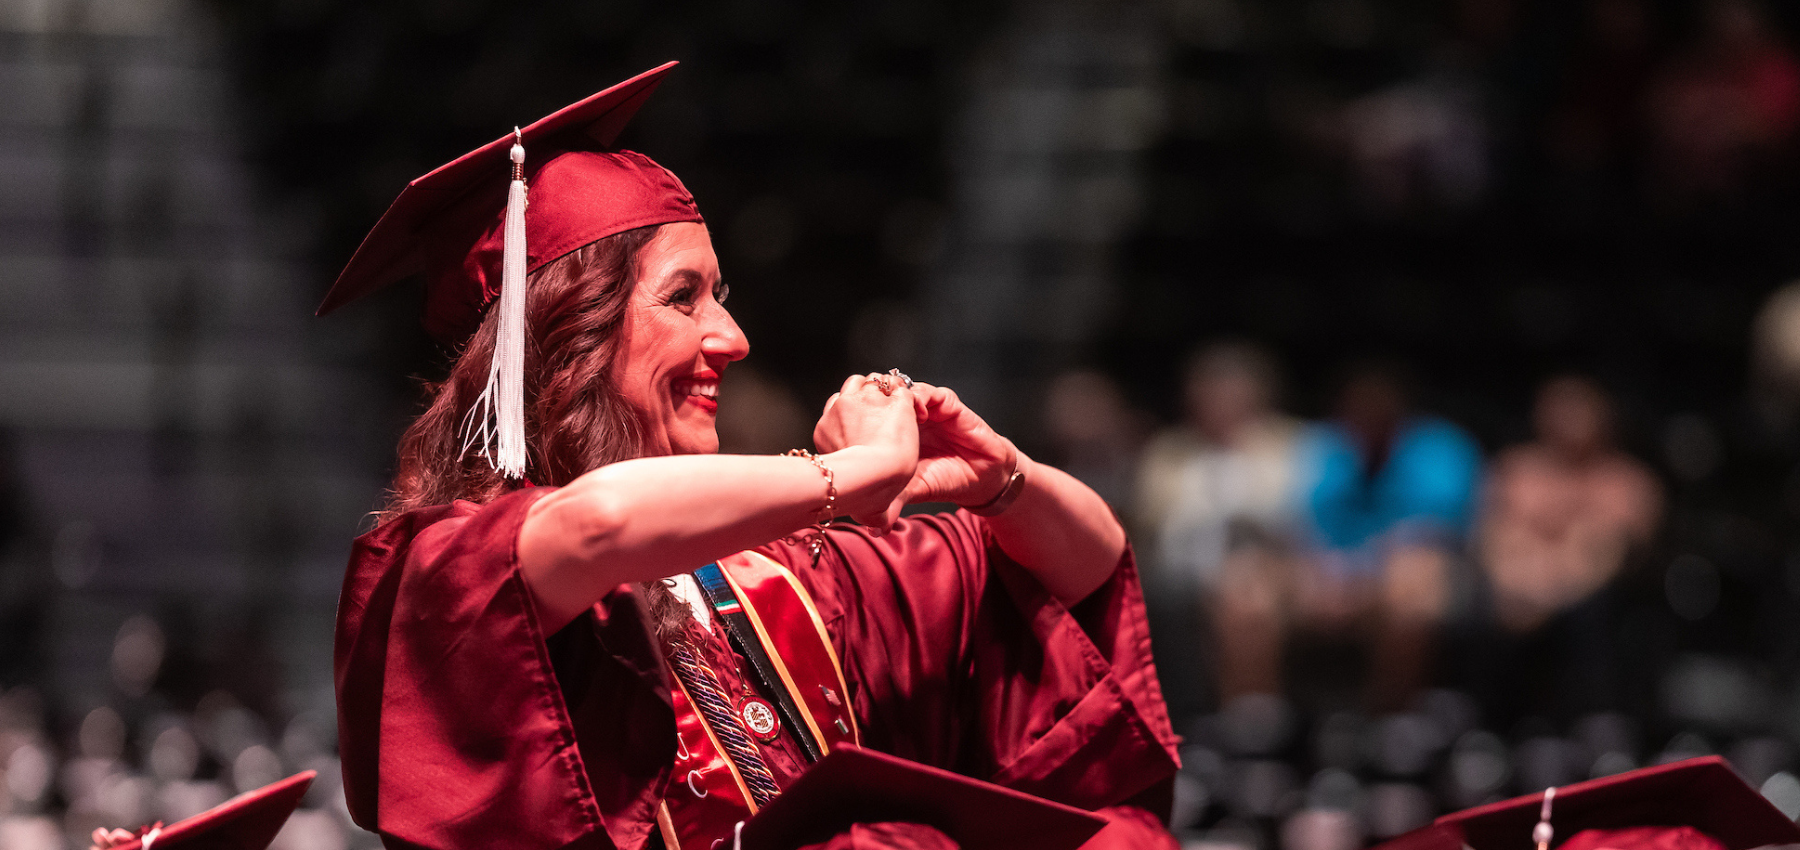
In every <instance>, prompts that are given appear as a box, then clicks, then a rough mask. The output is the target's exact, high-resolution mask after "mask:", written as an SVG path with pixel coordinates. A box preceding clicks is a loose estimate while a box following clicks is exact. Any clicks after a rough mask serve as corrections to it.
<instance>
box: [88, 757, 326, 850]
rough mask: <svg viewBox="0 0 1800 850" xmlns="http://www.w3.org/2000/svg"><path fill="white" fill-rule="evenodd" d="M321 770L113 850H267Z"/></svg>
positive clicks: (240, 797)
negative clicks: (265, 849) (264, 849)
mask: <svg viewBox="0 0 1800 850" xmlns="http://www.w3.org/2000/svg"><path fill="white" fill-rule="evenodd" d="M315 776H318V772H317V771H312V770H308V771H303V772H301V773H296V774H294V775H293V776H290V777H288V778H286V779H283V780H281V781H280V782H276V783H274V784H272V785H264V786H263V787H261V788H258V789H256V790H255V791H246V792H245V793H242V794H239V795H237V796H236V797H233V798H231V799H230V800H226V801H225V802H223V803H221V804H219V805H217V806H214V807H213V808H210V809H207V810H206V811H204V812H201V813H200V814H197V815H194V816H193V817H191V818H187V819H186V820H181V821H177V822H176V823H175V824H174V825H172V826H165V827H162V828H161V829H153V830H149V831H148V832H146V833H145V834H144V835H142V836H140V837H139V838H138V839H137V840H135V841H129V842H126V843H124V844H120V845H118V846H117V847H115V848H114V850H263V848H265V847H268V846H269V842H271V841H274V840H275V833H277V832H280V831H281V825H282V824H284V823H286V822H287V819H288V816H289V815H292V814H293V813H294V809H295V808H297V807H299V805H300V798H301V797H303V796H305V795H306V789H307V786H310V785H312V781H313V777H315Z"/></svg>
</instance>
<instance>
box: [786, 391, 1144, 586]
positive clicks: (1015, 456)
mask: <svg viewBox="0 0 1800 850" xmlns="http://www.w3.org/2000/svg"><path fill="white" fill-rule="evenodd" d="M899 394H900V391H899V390H895V397H898V396H899ZM912 398H913V401H914V414H915V415H916V416H917V421H918V423H919V424H918V428H919V436H918V446H919V449H918V451H919V458H918V464H917V465H916V466H915V467H914V469H913V473H912V478H911V480H909V481H907V482H906V487H905V488H904V489H902V490H901V491H900V493H899V495H898V496H897V497H895V499H894V503H893V504H891V505H889V506H888V509H887V510H886V511H883V512H882V513H881V514H880V515H878V516H872V517H865V516H862V515H859V514H855V513H852V514H851V516H853V517H854V518H855V519H856V521H857V522H860V523H862V524H863V525H865V526H868V527H869V528H870V529H871V530H872V531H874V532H875V533H878V534H879V533H884V532H885V531H886V530H887V529H888V528H889V527H891V526H892V525H893V522H894V520H895V519H897V518H898V517H899V511H900V508H901V507H902V506H904V505H906V504H909V503H912V502H940V501H941V502H954V503H956V504H959V505H964V506H970V505H983V504H986V503H988V502H991V501H993V499H994V497H996V496H998V495H1000V492H1001V491H1002V490H1004V489H1005V488H1006V486H1007V485H1008V482H1009V479H1010V478H1011V477H1012V474H1013V472H1014V471H1018V472H1022V473H1024V476H1025V477H1024V484H1023V487H1022V489H1021V490H1020V492H1019V494H1018V496H1017V498H1016V500H1015V501H1014V502H1013V503H1012V505H1011V506H1010V507H1008V508H1006V510H1005V511H1004V512H1002V513H1000V514H997V515H993V516H990V517H988V518H987V524H988V528H989V529H991V530H992V531H993V533H994V539H995V541H996V542H997V543H999V544H1000V548H1001V549H1002V550H1004V551H1005V552H1006V554H1007V555H1008V556H1010V557H1011V558H1012V559H1013V560H1015V561H1017V562H1019V564H1020V565H1021V566H1023V567H1025V568H1026V569H1027V570H1030V571H1031V572H1032V573H1033V574H1034V575H1036V576H1037V577H1038V580H1039V581H1041V582H1043V583H1044V587H1045V588H1046V589H1048V590H1049V591H1050V592H1051V593H1052V594H1053V595H1055V596H1056V598H1058V599H1060V600H1062V601H1063V602H1064V603H1065V604H1069V605H1073V604H1075V603H1076V602H1079V601H1081V600H1082V599H1084V598H1086V597H1087V596H1088V594H1090V593H1093V592H1094V590H1095V589H1096V588H1098V587H1100V586H1101V585H1102V584H1105V583H1106V580H1107V577H1109V576H1111V575H1112V571H1113V568H1114V567H1116V566H1117V565H1118V563H1119V558H1120V556H1121V555H1122V554H1123V553H1124V551H1125V529H1124V528H1123V527H1122V526H1120V525H1119V521H1118V519H1117V517H1115V516H1114V515H1113V512H1112V509H1111V508H1109V507H1107V505H1106V502H1104V501H1102V500H1101V499H1100V497H1099V496H1098V495H1096V494H1095V493H1094V491H1093V490H1091V489H1089V488H1088V487H1087V485H1085V484H1082V483H1081V482H1079V481H1077V480H1075V479H1074V478H1073V477H1071V476H1070V475H1068V474H1067V473H1065V472H1063V471H1061V470H1058V469H1055V468H1053V467H1049V466H1044V465H1042V464H1038V463H1034V462H1032V460H1031V459H1030V458H1028V457H1026V456H1025V455H1024V454H1022V453H1021V452H1020V451H1019V450H1018V448H1017V447H1016V446H1014V445H1013V444H1012V441H1011V440H1008V439H1006V438H1005V437H1002V436H1000V435H999V434H996V433H994V429H992V428H990V427H988V424H987V423H986V422H985V421H983V420H982V418H981V417H979V416H977V415H975V412H974V411H972V410H970V409H969V408H968V407H967V406H966V405H964V404H963V403H962V400H961V399H959V398H957V396H956V393H954V392H952V391H950V390H948V389H945V388H943V387H934V386H931V385H929V384H923V383H916V382H915V383H914V384H913V387H912ZM826 412H827V415H828V416H829V415H830V412H831V406H830V405H827V407H826ZM822 424H823V423H821V425H822ZM813 437H814V440H815V441H817V443H818V448H819V450H820V451H831V450H833V449H838V448H840V447H844V446H846V445H847V444H846V443H844V442H841V439H840V438H839V436H838V434H837V432H836V431H834V430H831V429H825V428H821V429H820V430H818V431H816V432H814V435H813Z"/></svg>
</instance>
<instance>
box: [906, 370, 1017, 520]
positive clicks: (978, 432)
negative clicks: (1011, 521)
mask: <svg viewBox="0 0 1800 850" xmlns="http://www.w3.org/2000/svg"><path fill="white" fill-rule="evenodd" d="M913 398H914V408H915V412H916V414H917V415H918V418H919V466H918V468H917V469H916V470H914V472H913V477H912V480H911V481H910V482H908V483H907V485H906V490H905V491H904V492H903V493H902V494H901V498H902V499H904V500H905V501H906V502H907V503H908V504H910V503H913V502H954V503H956V504H958V505H963V506H965V507H966V506H969V505H981V504H985V503H987V502H990V501H993V499H994V497H996V496H998V495H1000V491H1001V490H1003V489H1005V488H1006V484H1007V479H1008V478H1011V477H1012V473H1013V471H1014V470H1015V469H1017V468H1018V466H1019V450H1018V448H1017V447H1015V446H1014V445H1013V443H1012V441H1011V440H1008V439H1006V438H1005V437H1002V436H1000V435H999V434H996V433H994V429H993V428H990V427H988V424H987V422H986V421H985V420H983V419H982V418H981V417H980V416H977V415H975V411H973V410H970V409H969V408H968V406H967V405H965V404H963V403H962V399H960V398H958V397H957V395H956V391H955V390H951V389H948V388H945V387H934V386H932V385H930V384H925V383H917V382H915V383H914V384H913Z"/></svg>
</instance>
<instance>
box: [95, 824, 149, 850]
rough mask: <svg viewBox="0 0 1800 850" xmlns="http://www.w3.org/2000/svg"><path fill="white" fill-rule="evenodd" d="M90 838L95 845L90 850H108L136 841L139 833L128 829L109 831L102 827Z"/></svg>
mask: <svg viewBox="0 0 1800 850" xmlns="http://www.w3.org/2000/svg"><path fill="white" fill-rule="evenodd" d="M89 837H90V838H92V839H93V842H94V843H93V846H91V847H89V848H88V850H107V848H109V847H118V846H120V845H124V844H130V843H131V842H133V841H136V840H137V833H135V832H132V831H130V830H127V829H114V830H108V829H107V828H106V827H100V828H98V829H96V830H94V834H93V835H91V836H89Z"/></svg>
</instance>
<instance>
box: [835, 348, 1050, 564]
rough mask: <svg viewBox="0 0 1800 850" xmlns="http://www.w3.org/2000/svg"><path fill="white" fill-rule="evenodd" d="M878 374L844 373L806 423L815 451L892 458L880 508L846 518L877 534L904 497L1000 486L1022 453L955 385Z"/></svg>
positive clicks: (974, 497) (953, 496) (973, 495)
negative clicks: (814, 421)
mask: <svg viewBox="0 0 1800 850" xmlns="http://www.w3.org/2000/svg"><path fill="white" fill-rule="evenodd" d="M884 377H886V376H883V375H878V374H868V375H852V376H850V377H849V378H847V379H845V381H844V384H843V386H842V387H841V388H840V389H839V391H838V392H836V393H834V394H832V396H831V398H830V399H828V400H826V402H825V410H824V413H823V414H822V415H821V416H820V417H819V423H818V425H816V426H815V427H814V428H813V444H814V448H815V449H816V450H817V451H819V452H820V453H829V452H835V451H838V450H840V449H844V448H849V447H852V446H866V447H869V448H872V449H876V450H878V451H880V452H881V453H882V455H883V457H884V458H885V459H886V460H887V462H889V463H891V464H893V470H894V474H893V475H892V476H890V477H889V479H888V480H889V481H891V482H893V484H890V485H889V487H888V489H891V490H893V492H892V494H891V495H889V496H888V498H887V499H886V502H885V503H886V507H885V509H884V510H880V511H876V512H868V513H863V514H853V515H852V517H851V518H852V519H854V520H856V521H857V522H858V523H861V524H862V525H864V526H866V527H868V528H869V529H870V530H871V531H873V532H874V533H876V534H884V533H886V532H887V530H888V529H889V528H891V527H892V526H893V524H894V522H895V521H896V520H898V519H899V518H900V509H901V508H903V507H905V506H906V505H909V504H912V503H915V502H954V503H956V504H959V505H980V504H983V503H986V502H988V501H990V500H992V499H993V498H994V497H995V496H996V495H998V494H999V493H1000V491H1001V490H1002V489H1004V488H1005V487H1006V483H1007V479H1008V478H1009V477H1011V475H1012V473H1013V471H1014V470H1015V469H1017V468H1018V466H1019V464H1020V463H1022V462H1023V461H1024V459H1023V457H1022V456H1021V455H1020V454H1019V450H1018V448H1017V447H1016V446H1014V445H1013V443H1012V441H1011V440H1008V439H1006V438H1005V437H1002V436H1000V435H999V434H997V433H995V432H994V429H993V428H990V427H988V424H987V422H986V421H984V420H983V419H982V418H981V417H980V416H977V415H976V414H975V412H974V411H972V410H970V409H969V408H968V406H966V405H964V404H963V403H962V400H961V399H960V398H958V397H957V395H956V392H955V391H954V390H951V389H948V388H945V387H938V386H933V385H931V384H927V383H924V382H922V381H914V382H913V384H912V387H911V388H910V389H909V388H907V387H905V386H899V385H896V384H894V383H892V382H891V381H882V380H881V379H882V378H884ZM884 384H885V386H884ZM873 501H875V502H876V503H880V502H881V501H882V500H880V499H876V500H873Z"/></svg>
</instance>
